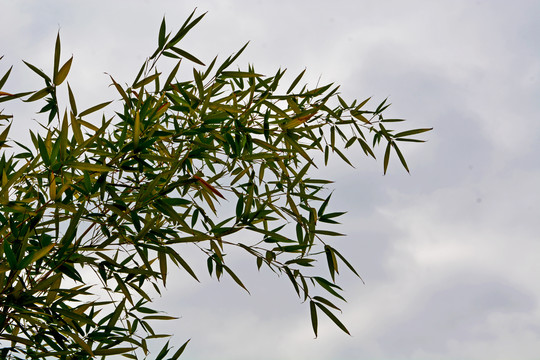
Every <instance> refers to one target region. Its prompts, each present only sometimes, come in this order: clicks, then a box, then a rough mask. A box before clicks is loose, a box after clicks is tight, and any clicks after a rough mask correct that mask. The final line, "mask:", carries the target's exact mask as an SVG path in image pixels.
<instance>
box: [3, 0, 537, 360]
mask: <svg viewBox="0 0 540 360" xmlns="http://www.w3.org/2000/svg"><path fill="white" fill-rule="evenodd" d="M195 7H198V8H199V13H202V12H205V11H208V14H207V16H206V17H205V19H204V20H203V21H202V22H201V23H200V25H198V26H197V27H196V28H195V30H194V31H193V32H192V33H191V35H190V36H188V38H187V39H186V41H185V42H184V45H183V48H184V49H186V50H188V51H190V52H192V53H194V54H196V55H197V56H198V57H199V58H201V59H202V60H203V61H206V62H209V61H210V60H211V59H212V58H213V56H214V55H216V54H219V55H220V56H221V58H222V59H223V58H224V57H226V56H228V55H230V54H231V53H232V52H233V51H235V50H237V49H239V48H240V47H241V46H242V45H243V44H244V43H245V42H246V41H248V40H250V41H251V43H250V45H249V47H248V49H247V50H246V52H245V53H244V55H243V56H242V57H241V58H240V61H239V64H241V65H246V64H247V63H254V64H255V67H256V69H257V70H258V71H259V72H262V73H266V74H272V73H273V72H275V70H276V69H277V68H278V67H285V68H288V70H289V72H290V74H291V77H292V76H294V75H295V74H297V73H299V72H300V71H302V70H303V69H304V68H307V73H309V74H310V76H309V77H308V80H310V82H311V83H312V84H314V83H315V82H316V81H317V79H318V78H319V76H320V77H321V81H322V82H335V83H337V84H341V85H342V87H341V93H342V94H343V96H344V97H345V98H348V99H352V98H361V99H363V98H366V97H368V96H373V98H374V99H375V101H374V103H373V104H376V102H378V101H381V100H382V99H384V98H386V97H389V98H390V101H391V102H392V104H393V105H392V106H391V108H390V109H389V111H388V112H387V116H388V117H401V118H406V119H408V120H410V126H411V127H434V130H433V131H432V132H430V133H428V134H427V135H425V136H424V138H426V139H427V140H429V141H428V142H427V143H425V144H421V145H416V144H414V145H413V146H408V147H406V148H404V151H405V155H406V157H407V160H408V162H409V166H410V168H411V170H412V171H411V174H410V175H408V174H407V173H406V172H405V171H404V170H403V169H401V168H400V166H399V165H398V164H397V163H396V162H395V161H394V162H392V163H391V166H390V171H389V174H387V175H386V176H383V175H382V164H381V163H380V162H375V161H372V160H370V159H367V158H362V157H360V156H356V155H355V154H351V153H350V155H351V157H352V158H354V163H355V165H356V169H352V168H347V167H346V166H343V165H342V164H339V162H338V161H336V163H335V164H332V165H331V166H330V168H329V169H328V170H327V174H326V175H327V176H329V177H331V178H332V179H334V180H335V181H336V183H335V184H334V185H335V192H334V196H333V199H334V204H333V206H334V208H335V209H339V210H341V209H347V210H348V211H349V212H348V214H347V215H346V216H345V217H344V218H343V225H342V227H341V228H340V230H341V231H342V232H345V233H347V234H348V235H349V236H348V237H347V238H344V239H341V240H340V241H339V242H338V245H337V248H338V249H340V250H342V252H343V253H346V254H349V258H350V260H351V262H353V264H354V265H355V266H356V267H357V269H358V270H359V272H360V273H361V275H362V277H363V278H364V280H365V282H366V284H365V285H363V284H362V282H361V281H359V280H358V279H356V278H355V277H354V276H352V275H351V274H343V276H342V277H341V279H340V284H341V285H342V286H343V287H344V288H345V290H346V291H345V296H346V297H347V299H348V303H347V304H345V305H344V306H343V310H344V313H343V316H342V318H343V319H344V321H345V323H346V324H347V326H348V327H349V330H350V331H351V333H352V337H348V336H347V335H345V334H343V333H342V332H341V331H340V330H339V329H338V328H337V327H335V326H333V325H332V324H331V323H330V322H329V321H326V320H321V321H322V324H321V329H320V331H319V335H320V336H319V338H318V339H313V334H312V330H311V325H310V321H309V309H308V306H306V304H301V303H300V302H299V301H298V299H297V298H296V295H295V294H294V291H293V289H292V288H291V286H290V285H289V283H288V281H287V279H278V278H275V277H273V276H272V275H271V274H269V273H267V272H264V271H262V272H261V273H257V272H256V271H255V266H254V264H251V263H250V264H249V267H248V266H247V265H246V264H244V263H243V262H242V261H241V260H238V262H237V263H236V264H235V265H236V266H237V267H238V268H239V269H240V274H241V275H242V278H243V280H244V282H245V283H246V285H247V286H248V288H249V289H250V291H251V295H247V294H246V293H245V292H244V291H243V290H241V289H239V288H238V287H236V286H234V284H233V283H232V282H231V281H228V280H227V279H225V280H224V281H222V282H220V283H218V282H216V281H215V280H214V279H209V278H208V277H207V276H204V271H205V270H204V263H201V266H199V275H200V277H201V278H202V279H204V280H203V281H202V284H198V283H195V282H193V281H190V280H189V279H188V277H186V276H184V275H183V274H180V273H178V274H177V273H175V274H171V279H174V280H175V281H174V284H173V283H171V284H170V285H169V288H168V291H167V292H166V294H165V295H164V297H163V298H162V299H158V302H159V304H160V306H162V307H163V308H165V309H167V311H168V312H169V313H171V314H174V315H177V316H181V319H179V320H178V321H176V322H174V323H169V324H164V325H163V331H170V332H173V333H174V334H175V336H174V339H173V340H174V341H175V342H176V343H178V344H180V343H182V342H183V341H185V340H186V339H188V338H192V341H191V343H190V345H189V346H188V348H187V350H186V353H185V358H186V359H197V360H198V359H218V358H219V359H256V358H257V359H307V358H310V359H313V360H322V359H351V360H352V359H366V360H367V359H376V360H383V359H510V358H514V359H539V356H540V311H539V301H540V284H539V279H538V275H539V274H540V261H539V259H540V242H539V241H538V236H539V233H540V231H539V230H540V221H539V215H540V191H539V190H538V186H539V185H540V160H539V158H538V153H539V152H540V141H539V140H540V139H539V135H540V119H539V117H538V115H539V114H540V101H539V99H540V45H539V44H538V34H540V1H534V0H531V1H526V0H515V1H507V0H493V1H481V0H478V1H473V0H467V1H465V0H462V1H460V0H452V1H450V0H448V1H419V0H414V1H412V0H411V1H397V0H396V1H389V0H384V1H367V0H358V1H332V2H330V1H313V0H312V1H217V0H216V1H205V2H196V1H142V0H134V1H133V0H132V1H92V2H73V1H39V2H37V1H16V2H15V1H12V2H11V1H10V2H8V1H2V3H1V4H0V14H1V18H2V29H3V30H2V36H1V38H0V55H2V54H3V55H5V58H4V59H3V60H2V61H1V62H0V70H1V72H2V73H3V72H5V71H6V70H7V68H8V65H11V64H14V65H15V67H14V70H13V75H12V79H10V82H8V84H7V85H6V86H5V90H6V91H8V89H9V91H11V90H13V89H15V90H26V89H28V88H31V89H32V88H38V87H39V86H40V85H41V84H40V82H39V80H38V79H37V78H33V77H31V76H28V74H29V73H30V72H29V70H28V69H26V68H25V66H24V65H23V64H22V63H21V61H20V60H21V59H24V60H27V61H29V62H31V63H33V64H35V65H38V66H40V67H42V68H44V69H50V68H52V57H53V54H52V52H53V47H54V41H55V37H56V33H57V31H58V30H60V32H61V38H62V44H63V59H66V58H67V57H68V56H70V55H71V54H73V55H74V57H75V59H74V63H73V66H72V70H71V74H70V84H71V86H72V88H73V90H74V91H75V92H76V94H77V96H78V107H79V108H81V109H84V108H86V107H89V106H91V105H94V104H96V103H98V102H102V101H105V100H108V99H110V98H116V95H115V94H114V92H113V90H112V89H110V88H107V86H108V85H109V83H110V80H109V79H108V78H107V76H106V75H104V74H103V73H104V72H105V71H106V72H107V73H110V74H113V75H114V77H115V79H117V80H118V81H122V82H130V81H131V80H132V79H133V77H134V75H135V74H136V72H137V71H138V69H139V66H140V64H141V63H142V61H143V60H144V58H145V57H146V56H148V55H150V54H151V52H152V51H153V49H154V47H155V45H156V41H157V40H156V38H157V33H158V29H159V24H160V22H161V18H162V17H163V15H165V16H166V18H167V22H168V26H169V28H170V29H171V30H174V29H176V28H178V27H179V26H180V25H181V24H182V23H183V21H184V20H185V18H186V17H187V15H188V14H189V13H190V12H191V11H192V10H193V8H195ZM186 64H187V63H186ZM190 69H191V68H190V65H189V66H186V70H187V71H189V70H190ZM15 110H17V111H16V112H15V111H12V112H15V120H14V121H15V124H16V126H15V128H16V131H15V132H13V134H12V135H13V137H14V138H17V137H19V136H20V137H21V138H22V137H23V136H24V134H26V130H25V129H27V128H29V127H35V122H33V121H32V120H31V119H32V118H33V117H35V115H34V114H33V113H32V112H28V110H27V109H22V108H20V109H15ZM194 260H195V261H196V260H197V259H196V258H195V259H194ZM250 261H251V259H250Z"/></svg>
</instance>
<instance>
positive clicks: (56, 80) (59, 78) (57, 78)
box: [54, 56, 73, 86]
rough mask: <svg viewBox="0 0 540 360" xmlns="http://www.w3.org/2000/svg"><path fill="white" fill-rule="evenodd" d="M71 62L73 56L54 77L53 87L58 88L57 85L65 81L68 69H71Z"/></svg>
mask: <svg viewBox="0 0 540 360" xmlns="http://www.w3.org/2000/svg"><path fill="white" fill-rule="evenodd" d="M72 61H73V56H72V57H71V58H70V59H69V60H68V61H66V63H65V64H64V65H62V67H61V68H60V70H58V73H57V74H56V76H55V77H54V84H55V85H57V86H58V85H60V84H61V83H63V82H64V80H65V79H66V77H67V75H68V73H69V69H71V62H72Z"/></svg>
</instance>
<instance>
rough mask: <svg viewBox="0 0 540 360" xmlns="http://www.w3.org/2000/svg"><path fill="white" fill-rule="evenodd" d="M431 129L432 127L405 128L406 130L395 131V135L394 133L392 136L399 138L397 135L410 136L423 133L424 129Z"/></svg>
mask: <svg viewBox="0 0 540 360" xmlns="http://www.w3.org/2000/svg"><path fill="white" fill-rule="evenodd" d="M431 130H433V128H426V129H414V130H407V131H403V132H400V133H397V134H396V135H394V137H396V138H399V137H405V136H411V135H416V134H421V133H424V132H426V131H431Z"/></svg>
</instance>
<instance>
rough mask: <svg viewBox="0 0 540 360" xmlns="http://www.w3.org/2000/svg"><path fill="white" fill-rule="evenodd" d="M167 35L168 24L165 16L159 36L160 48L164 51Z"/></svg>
mask: <svg viewBox="0 0 540 360" xmlns="http://www.w3.org/2000/svg"><path fill="white" fill-rule="evenodd" d="M165 33H166V24H165V16H163V20H161V26H160V27H159V35H158V46H159V48H160V49H162V48H163V47H164V46H165V41H166V40H165Z"/></svg>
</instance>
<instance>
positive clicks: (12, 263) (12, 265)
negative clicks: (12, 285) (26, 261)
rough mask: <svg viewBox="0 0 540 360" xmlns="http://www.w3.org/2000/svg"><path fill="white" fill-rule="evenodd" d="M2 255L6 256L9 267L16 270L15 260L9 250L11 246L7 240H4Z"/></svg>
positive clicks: (11, 250) (11, 251) (13, 254)
mask: <svg viewBox="0 0 540 360" xmlns="http://www.w3.org/2000/svg"><path fill="white" fill-rule="evenodd" d="M4 254H5V255H6V258H7V261H8V264H9V267H10V268H11V269H12V270H15V269H17V258H16V256H15V253H14V252H13V249H12V248H11V244H10V243H9V242H8V241H7V240H4Z"/></svg>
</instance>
